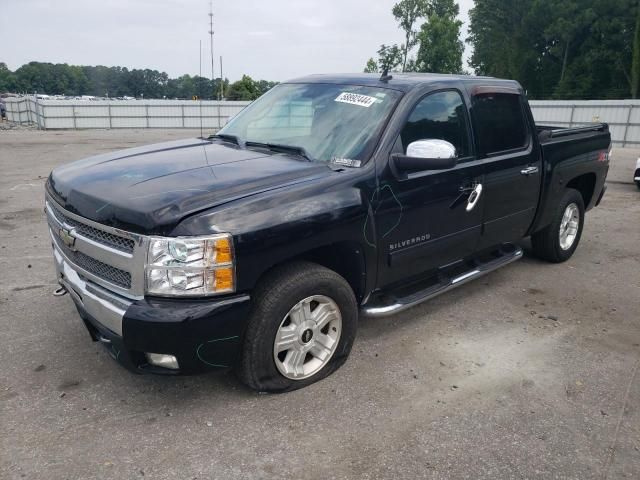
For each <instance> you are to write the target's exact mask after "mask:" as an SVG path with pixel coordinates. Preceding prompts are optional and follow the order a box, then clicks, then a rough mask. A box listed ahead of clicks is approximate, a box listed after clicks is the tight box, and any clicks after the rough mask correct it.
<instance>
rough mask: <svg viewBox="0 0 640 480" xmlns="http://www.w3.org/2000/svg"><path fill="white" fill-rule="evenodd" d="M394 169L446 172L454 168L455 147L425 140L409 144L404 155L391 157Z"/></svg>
mask: <svg viewBox="0 0 640 480" xmlns="http://www.w3.org/2000/svg"><path fill="white" fill-rule="evenodd" d="M391 159H392V160H393V162H394V165H395V167H396V168H397V169H398V170H400V171H403V172H416V171H422V170H447V169H449V168H453V167H455V166H456V163H457V159H458V154H457V152H456V147H454V146H453V145H452V144H451V143H449V142H447V141H446V140H439V139H435V138H433V139H427V140H417V141H415V142H411V143H410V144H409V146H408V147H407V154H406V155H398V154H394V155H392V156H391Z"/></svg>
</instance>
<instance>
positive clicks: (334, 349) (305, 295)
mask: <svg viewBox="0 0 640 480" xmlns="http://www.w3.org/2000/svg"><path fill="white" fill-rule="evenodd" d="M310 299H311V300H310ZM305 306H308V309H305V308H304V307H305ZM298 307H302V309H299V308H298ZM320 307H322V312H324V313H325V315H322V312H321V311H320V310H318V308H320ZM336 309H337V310H336ZM314 314H317V315H318V316H319V318H320V321H318V322H316V323H313V321H312V320H309V318H311V317H309V315H311V316H313V315H314ZM301 319H302V320H301ZM323 319H325V320H324V321H327V322H329V323H327V324H326V325H325V326H324V328H323V329H322V330H320V329H319V325H320V324H321V323H322V320H323ZM326 319H331V320H326ZM357 325H358V304H357V302H356V298H355V295H354V294H353V291H352V290H351V287H350V286H349V284H348V283H347V281H346V280H345V279H344V278H342V277H341V276H340V275H338V274H337V273H336V272H334V271H332V270H329V269H327V268H325V267H322V266H320V265H317V264H314V263H309V262H295V263H291V264H287V265H284V266H282V267H276V269H274V270H273V271H272V272H271V273H269V274H268V275H267V276H266V277H265V278H264V279H263V280H262V281H261V282H260V283H259V285H258V286H257V287H256V290H255V293H254V295H253V307H252V311H251V314H250V318H249V322H248V325H247V329H246V332H245V336H244V340H243V349H242V358H241V360H240V362H239V365H238V368H237V369H236V373H237V375H238V377H239V379H240V380H241V381H242V382H243V383H244V384H246V385H247V386H248V387H250V388H252V389H254V390H257V391H259V392H270V393H282V392H288V391H292V390H296V389H298V388H302V387H306V386H307V385H310V384H312V383H314V382H317V381H318V380H321V379H323V378H325V377H327V376H328V375H330V374H332V373H333V372H335V371H336V370H337V369H338V368H339V367H340V366H341V365H342V364H343V363H344V362H345V361H346V359H347V357H348V356H349V352H350V351H351V347H352V346H353V341H354V340H355V336H356V330H357ZM329 327H330V328H331V329H329ZM325 329H326V330H325ZM289 331H291V333H287V332H289ZM283 332H284V333H283ZM276 335H278V339H279V340H281V343H282V345H285V346H282V347H281V346H280V345H276ZM285 337H292V338H294V340H292V339H288V340H287V339H285ZM321 338H322V339H324V340H322V341H321ZM331 341H333V343H332V345H331V353H330V354H329V353H328V352H329V348H328V347H326V345H328V344H329V343H331ZM296 342H297V343H296ZM289 343H291V345H292V347H291V348H290V349H289V350H283V351H280V352H278V353H277V352H276V351H277V350H280V349H281V348H286V345H288V344H289ZM312 343H313V345H311V344H312ZM306 349H309V350H308V352H307V353H306V354H305V353H304V352H305V351H306ZM316 351H320V353H321V354H322V355H319V356H318V358H316V356H314V355H315V352H316ZM300 359H302V362H300ZM296 360H297V361H296ZM314 362H315V363H314ZM289 365H293V366H294V367H295V368H294V369H293V370H291V369H288V366H289ZM314 369H317V370H314Z"/></svg>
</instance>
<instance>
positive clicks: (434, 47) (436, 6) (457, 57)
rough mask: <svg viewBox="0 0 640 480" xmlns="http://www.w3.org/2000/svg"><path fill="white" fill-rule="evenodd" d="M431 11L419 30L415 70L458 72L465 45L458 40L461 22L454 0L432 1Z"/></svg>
mask: <svg viewBox="0 0 640 480" xmlns="http://www.w3.org/2000/svg"><path fill="white" fill-rule="evenodd" d="M431 6H432V11H431V14H430V15H429V17H428V21H427V22H425V23H424V24H423V25H422V27H421V28H420V33H419V34H418V42H419V44H420V48H419V49H418V54H417V57H416V69H417V70H418V71H421V72H433V73H461V72H462V54H463V53H464V44H463V43H462V41H460V27H461V26H462V22H461V21H460V20H458V19H457V16H458V13H459V11H460V10H459V7H458V4H456V3H455V2H454V1H453V0H432V4H431Z"/></svg>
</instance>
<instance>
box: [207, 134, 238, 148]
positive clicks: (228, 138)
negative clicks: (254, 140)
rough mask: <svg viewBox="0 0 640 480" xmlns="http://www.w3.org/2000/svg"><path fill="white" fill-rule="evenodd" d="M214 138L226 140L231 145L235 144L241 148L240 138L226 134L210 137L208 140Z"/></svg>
mask: <svg viewBox="0 0 640 480" xmlns="http://www.w3.org/2000/svg"><path fill="white" fill-rule="evenodd" d="M213 138H219V139H220V140H224V141H226V142H231V143H235V144H236V145H238V146H240V139H239V138H238V137H236V136H235V135H229V134H226V133H219V134H217V135H210V136H209V137H208V138H207V140H211V139H213Z"/></svg>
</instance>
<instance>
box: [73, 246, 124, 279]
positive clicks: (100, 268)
mask: <svg viewBox="0 0 640 480" xmlns="http://www.w3.org/2000/svg"><path fill="white" fill-rule="evenodd" d="M63 251H64V253H65V255H67V257H68V258H69V260H71V261H72V262H73V263H75V264H76V265H78V266H79V267H80V268H82V269H84V270H86V271H87V272H89V273H92V274H94V275H95V276H97V277H100V278H102V279H103V280H106V281H107V282H111V283H113V284H114V285H118V286H119V287H122V288H131V274H130V273H129V272H125V271H124V270H120V269H119V268H116V267H112V266H111V265H107V264H106V263H102V262H100V261H98V260H96V259H95V258H91V257H90V256H88V255H85V254H84V253H82V252H73V251H71V250H69V249H66V248H63Z"/></svg>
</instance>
